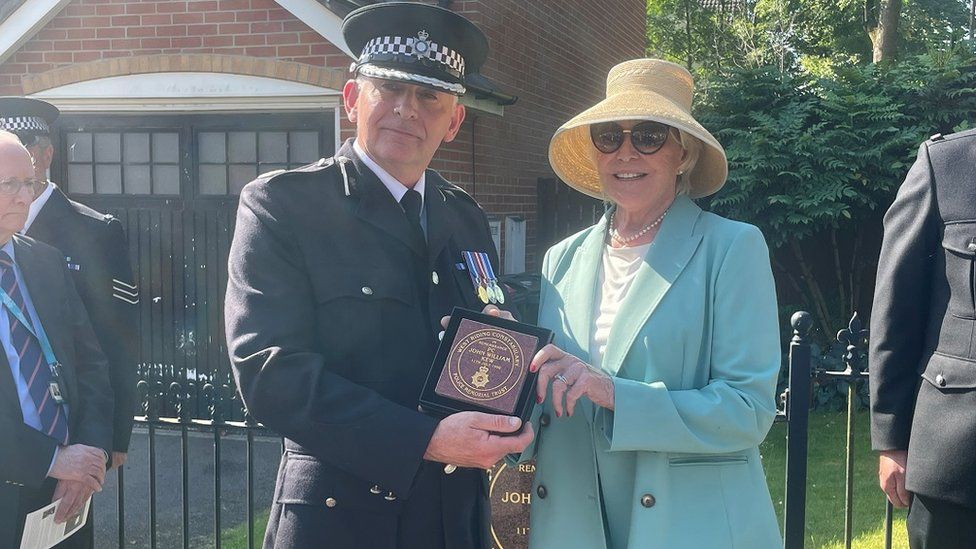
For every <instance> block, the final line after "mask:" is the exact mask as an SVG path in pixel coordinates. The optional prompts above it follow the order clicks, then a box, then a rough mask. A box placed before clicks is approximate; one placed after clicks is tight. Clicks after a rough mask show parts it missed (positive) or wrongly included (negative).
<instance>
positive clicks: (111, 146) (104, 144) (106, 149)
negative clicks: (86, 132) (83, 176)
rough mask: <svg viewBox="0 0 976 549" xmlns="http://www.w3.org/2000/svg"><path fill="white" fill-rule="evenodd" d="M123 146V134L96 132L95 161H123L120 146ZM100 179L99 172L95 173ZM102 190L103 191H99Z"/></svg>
mask: <svg viewBox="0 0 976 549" xmlns="http://www.w3.org/2000/svg"><path fill="white" fill-rule="evenodd" d="M121 146H122V136H121V135H119V134H117V133H96V134H95V161H96V162H121V161H122V156H121V152H120V147H121ZM95 180H96V181H97V180H98V174H97V173H96V175H95ZM99 192H101V191H99Z"/></svg>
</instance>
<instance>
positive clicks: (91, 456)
mask: <svg viewBox="0 0 976 549" xmlns="http://www.w3.org/2000/svg"><path fill="white" fill-rule="evenodd" d="M47 476H49V477H51V478H56V479H58V480H74V481H78V482H81V483H83V484H84V485H85V486H86V487H88V488H89V489H91V490H93V491H95V492H101V491H102V483H103V482H104V481H105V453H104V452H103V451H102V449H101V448H95V447H94V446H85V445H84V444H72V445H70V446H61V447H60V448H58V455H57V457H55V458H54V463H53V464H52V465H51V470H50V471H49V472H48V474H47Z"/></svg>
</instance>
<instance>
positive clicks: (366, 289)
mask: <svg viewBox="0 0 976 549" xmlns="http://www.w3.org/2000/svg"><path fill="white" fill-rule="evenodd" d="M362 292H363V295H373V289H372V288H370V287H369V286H363V290H362Z"/></svg>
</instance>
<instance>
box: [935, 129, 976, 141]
mask: <svg viewBox="0 0 976 549" xmlns="http://www.w3.org/2000/svg"><path fill="white" fill-rule="evenodd" d="M968 137H976V128H973V129H970V130H963V131H961V132H956V133H950V134H949V135H942V134H941V133H937V134H935V135H933V136H932V137H930V138H929V141H928V142H929V143H930V144H935V143H939V142H941V141H955V140H956V139H965V138H968Z"/></svg>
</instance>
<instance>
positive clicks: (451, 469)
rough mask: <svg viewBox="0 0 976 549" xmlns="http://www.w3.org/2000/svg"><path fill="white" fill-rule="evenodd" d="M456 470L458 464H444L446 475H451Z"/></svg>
mask: <svg viewBox="0 0 976 549" xmlns="http://www.w3.org/2000/svg"><path fill="white" fill-rule="evenodd" d="M454 471H457V465H454V464H453V463H448V464H447V465H445V466H444V474H445V475H450V474H451V473H453V472H454Z"/></svg>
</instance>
